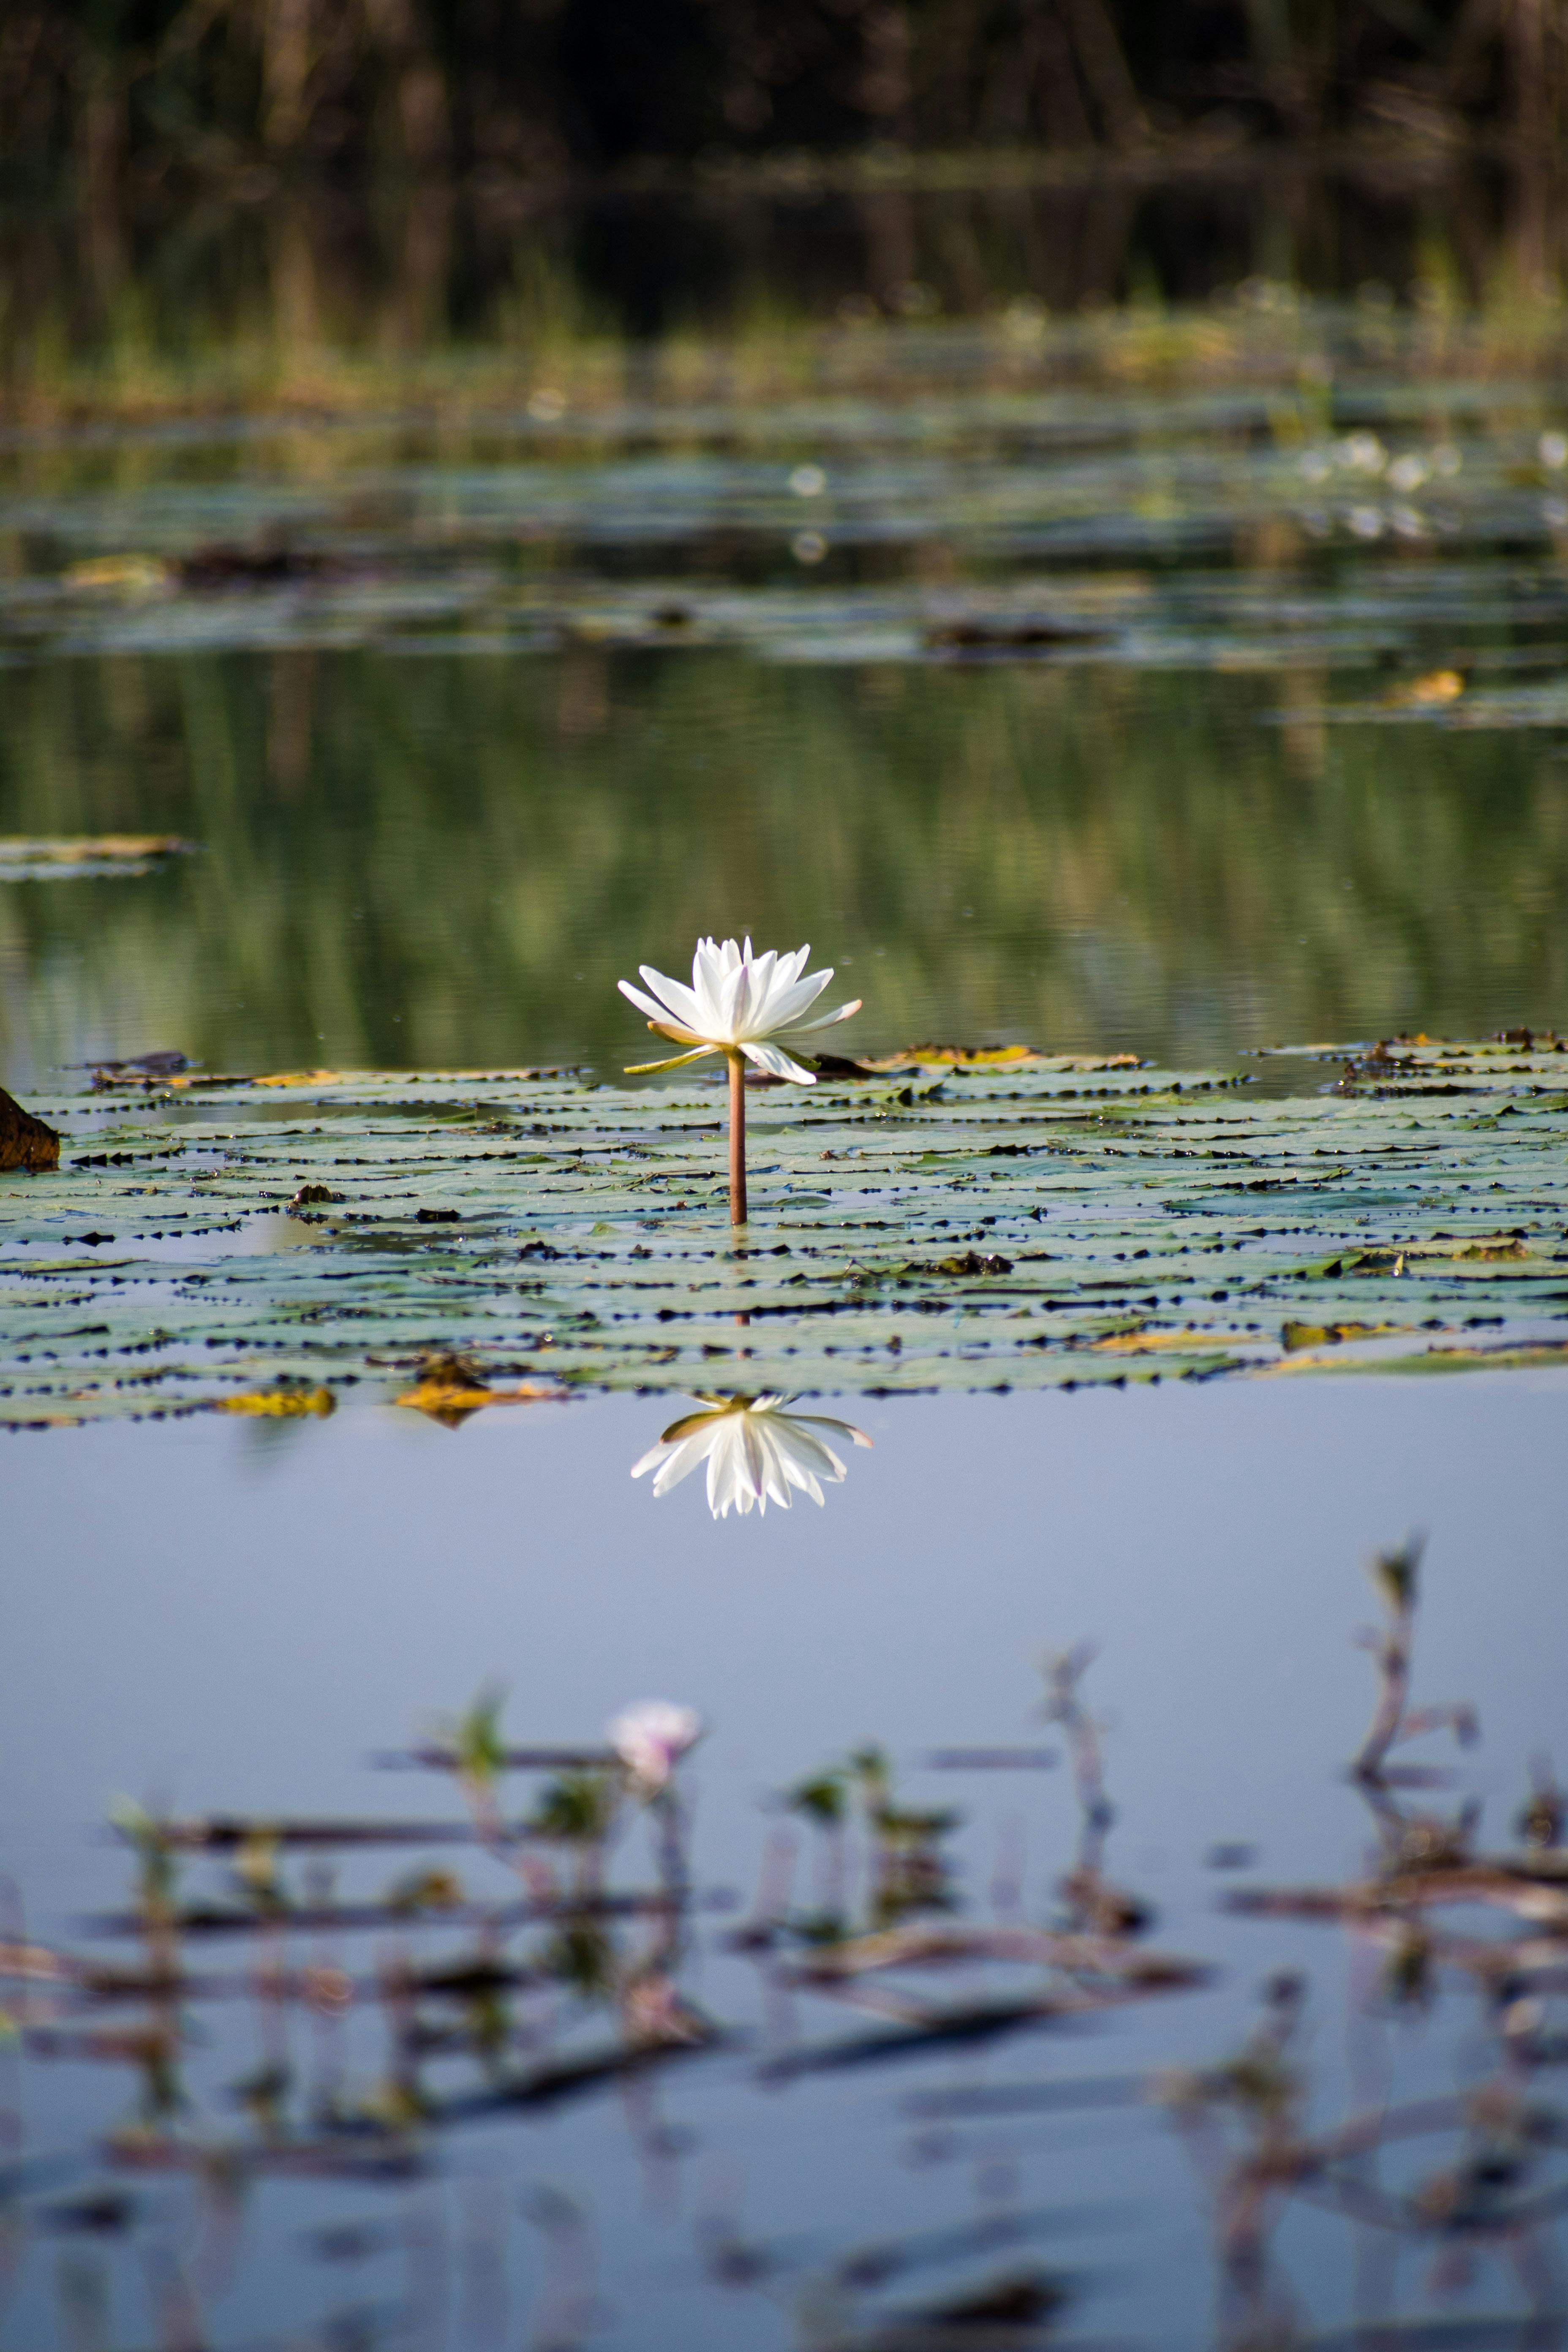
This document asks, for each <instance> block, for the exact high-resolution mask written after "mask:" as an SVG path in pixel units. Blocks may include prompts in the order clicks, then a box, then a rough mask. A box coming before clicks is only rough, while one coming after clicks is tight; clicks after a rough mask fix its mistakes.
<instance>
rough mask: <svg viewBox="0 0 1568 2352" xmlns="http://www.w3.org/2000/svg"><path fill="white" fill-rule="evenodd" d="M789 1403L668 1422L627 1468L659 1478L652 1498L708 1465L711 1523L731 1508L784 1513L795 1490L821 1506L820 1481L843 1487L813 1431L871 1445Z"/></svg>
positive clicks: (710, 1411) (736, 1403)
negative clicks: (771, 1509)
mask: <svg viewBox="0 0 1568 2352" xmlns="http://www.w3.org/2000/svg"><path fill="white" fill-rule="evenodd" d="M792 1402H793V1399H791V1398H789V1397H782V1396H759V1397H731V1398H727V1399H716V1400H714V1401H713V1402H710V1403H709V1404H707V1405H705V1406H704V1408H703V1410H702V1411H701V1412H692V1413H688V1414H687V1415H686V1416H685V1418H684V1419H683V1420H681V1421H676V1422H672V1423H670V1425H669V1427H668V1429H667V1430H666V1431H665V1433H664V1435H663V1436H662V1437H661V1438H660V1439H659V1441H658V1444H657V1445H652V1446H650V1447H649V1448H648V1450H647V1453H646V1454H644V1455H643V1457H642V1459H641V1461H640V1462H635V1463H634V1464H633V1465H632V1476H633V1477H634V1478H640V1477H641V1476H642V1475H643V1474H644V1472H645V1471H647V1470H655V1471H657V1473H658V1475H657V1476H656V1477H655V1479H654V1482H653V1491H654V1494H655V1495H656V1496H659V1495H668V1492H669V1490H670V1488H671V1487H672V1486H679V1484H680V1482H681V1480H682V1479H683V1478H686V1477H689V1475H691V1473H692V1471H693V1470H695V1469H696V1468H697V1467H698V1465H700V1463H703V1462H706V1463H707V1465H708V1507H709V1509H710V1511H711V1512H712V1514H713V1516H714V1517H715V1518H716V1519H722V1518H725V1517H728V1515H729V1510H730V1507H731V1504H733V1505H734V1507H735V1508H736V1510H737V1511H738V1512H739V1513H740V1515H741V1517H742V1518H744V1517H745V1516H746V1513H747V1512H748V1511H750V1510H751V1509H752V1507H755V1508H756V1510H757V1511H758V1512H760V1513H762V1514H763V1515H764V1516H765V1514H766V1512H767V1507H768V1505H769V1504H770V1503H776V1504H777V1505H778V1507H779V1508H780V1509H781V1510H783V1511H787V1510H788V1508H789V1507H790V1488H791V1487H792V1486H795V1487H798V1488H799V1490H800V1492H801V1493H802V1494H803V1495H809V1496H811V1499H812V1501H813V1502H814V1503H816V1504H817V1505H818V1506H820V1504H821V1502H822V1482H823V1480H824V1479H826V1481H827V1483H828V1484H829V1486H841V1485H842V1484H843V1481H844V1475H845V1471H844V1465H843V1463H842V1462H841V1461H840V1460H839V1458H838V1456H837V1454H835V1453H834V1451H833V1448H832V1447H831V1446H830V1445H828V1444H826V1442H825V1440H824V1439H822V1438H820V1437H819V1436H818V1435H817V1434H816V1433H817V1431H818V1430H819V1429H826V1430H831V1432H832V1433H833V1434H834V1435H835V1436H836V1437H839V1438H847V1439H848V1440H849V1442H850V1444H853V1445H865V1446H869V1444H870V1443H871V1441H870V1439H869V1438H868V1436H867V1434H866V1433H865V1431H864V1430H863V1429H857V1428H855V1427H854V1426H853V1424H852V1423H849V1422H847V1421H833V1420H830V1419H829V1418H828V1417H827V1416H826V1414H822V1413H796V1412H790V1411H789V1409H788V1408H789V1406H790V1404H791V1403H792Z"/></svg>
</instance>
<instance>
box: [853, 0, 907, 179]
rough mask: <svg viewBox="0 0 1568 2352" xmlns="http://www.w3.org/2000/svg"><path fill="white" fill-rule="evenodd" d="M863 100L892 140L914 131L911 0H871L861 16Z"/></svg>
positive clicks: (904, 139) (903, 142) (901, 140)
mask: <svg viewBox="0 0 1568 2352" xmlns="http://www.w3.org/2000/svg"><path fill="white" fill-rule="evenodd" d="M861 37H862V40H863V42H864V45H865V47H864V53H863V54H864V62H863V65H862V67H861V73H860V103H861V106H862V107H863V108H864V110H865V111H866V112H867V113H868V115H869V116H870V117H871V119H872V121H874V122H876V123H878V124H879V127H880V128H881V130H882V131H884V132H885V134H886V135H887V136H888V137H889V139H895V140H897V141H898V142H899V143H900V146H907V145H908V143H909V142H910V137H911V135H912V133H913V130H914V122H913V118H912V111H911V110H912V105H913V100H914V69H913V68H914V58H913V51H914V38H913V34H912V31H911V28H910V11H909V5H908V0H872V5H870V6H869V7H868V9H867V10H866V12H865V15H864V17H863V19H862V26H861Z"/></svg>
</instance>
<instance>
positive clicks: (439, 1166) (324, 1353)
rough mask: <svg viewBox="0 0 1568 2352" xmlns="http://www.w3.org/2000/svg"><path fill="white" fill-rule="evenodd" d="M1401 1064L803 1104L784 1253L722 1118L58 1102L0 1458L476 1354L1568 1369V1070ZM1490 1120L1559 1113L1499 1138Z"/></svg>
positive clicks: (254, 1086)
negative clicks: (246, 1399)
mask: <svg viewBox="0 0 1568 2352" xmlns="http://www.w3.org/2000/svg"><path fill="white" fill-rule="evenodd" d="M1323 1050H1325V1051H1328V1050H1332V1051H1333V1053H1334V1058H1335V1059H1336V1060H1338V1061H1340V1062H1342V1063H1346V1062H1348V1063H1351V1064H1352V1066H1353V1065H1354V1054H1355V1050H1356V1049H1352V1048H1339V1049H1323ZM1397 1060H1398V1072H1397V1083H1396V1084H1393V1085H1391V1084H1390V1083H1389V1082H1388V1081H1389V1071H1388V1067H1387V1057H1386V1056H1385V1057H1384V1061H1383V1062H1382V1063H1380V1064H1379V1065H1378V1066H1376V1067H1375V1069H1374V1068H1373V1065H1372V1064H1370V1063H1368V1064H1366V1065H1363V1066H1362V1067H1363V1068H1364V1069H1365V1070H1366V1071H1367V1072H1368V1073H1369V1075H1366V1076H1349V1077H1344V1078H1342V1079H1341V1080H1340V1081H1339V1083H1338V1084H1337V1085H1336V1086H1335V1087H1332V1088H1331V1089H1330V1090H1328V1091H1326V1092H1324V1093H1322V1094H1320V1095H1307V1096H1291V1097H1286V1098H1284V1099H1272V1100H1271V1099H1262V1098H1259V1097H1258V1096H1256V1095H1254V1094H1253V1093H1251V1092H1250V1090H1249V1089H1248V1087H1247V1084H1246V1082H1245V1081H1242V1080H1237V1079H1235V1078H1231V1077H1226V1076H1221V1075H1216V1074H1205V1073H1197V1074H1190V1073H1188V1074H1184V1075H1183V1076H1180V1077H1179V1078H1178V1077H1176V1076H1173V1075H1172V1074H1169V1073H1162V1072H1157V1071H1150V1070H1148V1069H1136V1068H1134V1069H1121V1070H1118V1069H1110V1070H1104V1071H1101V1072H1099V1073H1097V1074H1096V1079H1095V1084H1094V1087H1093V1095H1094V1108H1093V1109H1092V1111H1089V1110H1086V1109H1085V1108H1083V1096H1084V1091H1085V1089H1084V1088H1083V1087H1082V1085H1081V1083H1075V1081H1079V1080H1081V1077H1082V1073H1081V1072H1078V1071H1074V1070H1071V1069H1066V1068H1063V1067H1060V1066H1055V1067H1053V1066H1050V1065H1048V1064H1045V1063H1041V1062H1033V1063H1029V1064H1027V1065H1022V1064H1018V1063H1012V1064H1008V1065H999V1066H993V1067H989V1068H985V1067H979V1068H974V1069H972V1071H971V1073H970V1075H969V1076H967V1077H966V1079H965V1081H964V1085H963V1089H962V1095H961V1098H960V1099H959V1100H957V1101H952V1100H951V1099H947V1098H942V1099H940V1100H939V1099H936V1098H933V1097H929V1096H925V1097H920V1096H917V1098H916V1100H915V1101H914V1102H913V1103H912V1104H910V1105H904V1104H901V1103H900V1104H889V1103H887V1102H885V1101H883V1100H881V1099H880V1098H879V1097H877V1096H875V1095H873V1094H871V1093H870V1092H868V1089H867V1088H866V1087H865V1086H864V1084H863V1083H862V1084H859V1085H857V1084H856V1083H855V1082H854V1081H853V1080H842V1079H839V1080H836V1079H834V1078H832V1077H825V1078H824V1079H822V1080H821V1081H820V1082H819V1083H818V1085H817V1086H816V1087H814V1088H813V1089H811V1090H810V1091H809V1092H808V1091H806V1090H805V1089H804V1088H800V1089H796V1088H784V1087H779V1088H776V1089H768V1090H765V1091H762V1092H760V1093H759V1095H758V1097H757V1099H756V1101H755V1103H754V1105H753V1106H752V1110H751V1129H752V1131H751V1139H750V1141H751V1165H752V1223H751V1225H750V1227H749V1228H748V1229H747V1230H746V1232H745V1234H744V1235H743V1236H735V1235H732V1234H731V1230H730V1228H729V1226H728V1224H727V1223H726V1221H725V1181H724V1164H723V1153H724V1147H723V1139H722V1134H721V1124H720V1122H721V1113H722V1097H721V1093H720V1091H719V1089H718V1088H717V1087H714V1086H712V1085H710V1084H707V1083H703V1082H700V1081H693V1080H690V1079H688V1080H686V1081H685V1082H684V1083H682V1084H680V1085H677V1086H668V1087H644V1088H640V1089H634V1088H631V1087H624V1086H598V1085H595V1084H593V1083H592V1082H590V1081H587V1080H585V1079H584V1076H582V1075H581V1074H580V1073H574V1072H558V1073H553V1074H541V1073H538V1072H532V1071H525V1072H511V1073H508V1072H498V1071H486V1072H476V1071H437V1072H429V1073H420V1074H418V1075H409V1074H406V1073H374V1072H366V1073H363V1074H356V1073H337V1072H332V1071H311V1072H302V1073H286V1074H283V1076H280V1077H278V1078H266V1079H258V1080H254V1081H250V1080H244V1079H233V1080H210V1079H207V1080H204V1079H203V1078H202V1077H201V1076H199V1075H195V1074H181V1076H179V1078H178V1080H177V1081H175V1082H172V1083H171V1084H169V1085H167V1086H165V1087H163V1088H161V1089H157V1090H154V1091H152V1092H149V1091H148V1090H147V1089H146V1087H145V1086H144V1084H142V1083H138V1085H137V1086H136V1087H134V1088H133V1089H132V1088H131V1087H127V1088H126V1090H125V1092H124V1094H123V1097H121V1100H122V1104H123V1108H122V1113H121V1116H120V1117H119V1118H111V1119H110V1120H108V1121H106V1120H105V1119H104V1117H103V1104H104V1094H103V1092H102V1091H101V1090H100V1092H99V1093H97V1094H96V1095H94V1096H92V1097H84V1096H80V1095H75V1096H62V1097H58V1098H56V1099H53V1100H45V1101H38V1102H36V1103H35V1104H34V1105H33V1106H32V1107H33V1108H36V1109H37V1111H38V1112H39V1113H40V1114H41V1115H42V1116H43V1117H44V1118H47V1120H48V1122H49V1124H50V1125H51V1126H54V1127H57V1128H58V1129H60V1131H61V1133H62V1135H63V1136H64V1138H65V1142H64V1147H63V1150H62V1163H61V1166H60V1169H59V1170H58V1172H49V1173H47V1174H43V1175H38V1176H33V1177H27V1176H24V1175H17V1176H15V1177H11V1178H7V1179H5V1180H4V1190H3V1191H0V1202H3V1204H4V1217H3V1223H0V1423H4V1424H6V1425H10V1426H47V1425H51V1424H58V1423H75V1422H80V1421H86V1420H90V1419H97V1418H100V1417H102V1416H104V1415H107V1414H119V1415H145V1414H168V1413H171V1412H187V1411H191V1410H195V1409H199V1408H203V1407H207V1406H211V1405H212V1404H214V1403H216V1402H222V1401H223V1400H225V1399H226V1398H231V1397H233V1396H235V1395H236V1394H239V1393H247V1392H257V1391H265V1392H267V1393H268V1394H277V1393H283V1392H286V1391H288V1390H289V1388H290V1387H291V1386H295V1385H298V1386H299V1387H300V1388H301V1389H308V1390H309V1391H311V1392H315V1391H320V1390H321V1389H323V1388H325V1389H327V1390H335V1389H338V1388H341V1387H342V1386H344V1385H345V1384H347V1383H350V1382H354V1381H366V1380H373V1381H376V1382H378V1383H380V1384H382V1386H383V1387H384V1390H385V1391H386V1393H388V1394H396V1393H398V1392H399V1391H404V1390H406V1389H407V1388H409V1387H410V1386H411V1385H413V1384H414V1382H415V1381H416V1377H417V1374H418V1371H419V1368H420V1366H421V1365H422V1364H423V1363H424V1362H425V1361H426V1360H427V1359H428V1358H429V1357H431V1356H432V1355H435V1354H440V1353H448V1354H450V1353H454V1352H460V1353H461V1355H462V1356H463V1358H464V1360H465V1361H466V1362H468V1363H470V1364H471V1365H472V1366H473V1367H474V1368H475V1370H476V1371H477V1372H478V1373H479V1375H481V1376H482V1377H485V1378H492V1377H498V1376H500V1377H505V1378H507V1379H511V1378H514V1377H515V1376H518V1375H531V1376H533V1377H534V1378H535V1379H541V1380H543V1381H547V1382H548V1384H549V1386H550V1387H551V1388H552V1389H558V1388H561V1387H568V1388H570V1387H591V1388H631V1387H635V1388H638V1389H645V1388H646V1389H652V1390H668V1391H687V1390H689V1389H690V1388H691V1387H692V1386H693V1385H694V1384H696V1385H699V1386H700V1387H701V1388H702V1389H704V1390H709V1389H712V1388H715V1387H732V1388H734V1389H738V1390H740V1389H744V1390H750V1391H760V1390H764V1389H768V1390H789V1391H838V1392H843V1393H850V1394H853V1393H856V1392H860V1393H866V1392H873V1391H874V1392H884V1391H902V1390H912V1389H931V1388H943V1389H956V1390H978V1389H986V1388H1016V1387H1027V1388H1039V1387H1046V1386H1052V1385H1069V1384H1070V1385H1078V1384H1080V1383H1085V1382H1102V1381H1114V1382H1124V1381H1128V1380H1145V1379H1171V1378H1178V1377H1185V1378H1193V1379H1199V1378H1210V1377H1215V1376H1216V1375H1220V1374H1225V1375H1227V1376H1236V1375H1245V1374H1248V1373H1255V1372H1258V1371H1259V1370H1269V1369H1271V1368H1273V1367H1274V1366H1276V1365H1278V1364H1279V1363H1281V1362H1282V1361H1284V1360H1287V1358H1288V1359H1289V1363H1290V1366H1291V1369H1292V1370H1293V1371H1294V1370H1299V1369H1315V1368H1317V1367H1318V1366H1319V1364H1320V1362H1321V1361H1323V1362H1326V1363H1327V1364H1329V1365H1331V1367H1332V1368H1333V1369H1346V1368H1349V1367H1352V1366H1354V1365H1358V1364H1360V1365H1366V1366H1371V1367H1375V1368H1376V1369H1378V1370H1439V1369H1445V1370H1447V1369H1461V1368H1462V1369H1467V1370H1470V1369H1489V1368H1502V1367H1506V1366H1513V1365H1539V1364H1542V1363H1550V1362H1553V1361H1556V1360H1558V1354H1559V1351H1560V1350H1561V1349H1563V1348H1564V1347H1565V1346H1568V1246H1565V1245H1564V1236H1565V1228H1568V1152H1565V1150H1564V1146H1565V1144H1568V1055H1563V1054H1562V1053H1560V1052H1559V1051H1557V1050H1556V1047H1555V1044H1554V1041H1553V1042H1552V1043H1549V1044H1547V1045H1532V1046H1531V1048H1530V1049H1528V1050H1526V1049H1522V1048H1521V1047H1520V1046H1518V1045H1447V1044H1428V1043H1426V1042H1423V1043H1421V1044H1419V1045H1408V1046H1403V1045H1402V1046H1400V1047H1399V1048H1398V1049H1397ZM916 1066H918V1065H916ZM1478 1097H1479V1098H1482V1099H1488V1098H1489V1099H1491V1100H1493V1101H1495V1102H1496V1103H1497V1105H1498V1107H1499V1108H1501V1106H1502V1104H1503V1102H1504V1101H1506V1102H1508V1103H1510V1104H1512V1105H1514V1106H1515V1107H1517V1108H1518V1109H1519V1110H1520V1112H1521V1116H1519V1117H1518V1118H1508V1119H1506V1120H1500V1121H1499V1122H1498V1123H1496V1124H1495V1125H1490V1126H1489V1127H1487V1128H1486V1129H1479V1128H1478V1127H1477V1125H1476V1123H1475V1118H1474V1112H1475V1107H1476V1103H1477V1099H1478ZM1413 1100H1415V1101H1417V1102H1419V1103H1420V1105H1421V1118H1420V1120H1419V1124H1418V1125H1415V1126H1414V1127H1413V1126H1412V1123H1411V1119H1410V1116H1409V1107H1410V1104H1411V1102H1412V1101H1413ZM280 1114H281V1115H280ZM89 1141H90V1149H84V1148H83V1147H84V1144H87V1143H88V1142H89ZM1222 1170H1223V1181H1216V1178H1217V1177H1219V1176H1220V1171H1222ZM1482 1332H1484V1334H1485V1336H1484V1338H1480V1337H1479V1336H1475V1335H1479V1334H1480V1333H1482ZM1320 1333H1321V1334H1322V1335H1324V1338H1323V1340H1322V1341H1321V1342H1320V1341H1319V1340H1318V1338H1317V1335H1318V1334H1320ZM1302 1335H1310V1337H1304V1336H1302Z"/></svg>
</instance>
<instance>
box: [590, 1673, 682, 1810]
mask: <svg viewBox="0 0 1568 2352" xmlns="http://www.w3.org/2000/svg"><path fill="white" fill-rule="evenodd" d="M701 1737H702V1718H701V1717H700V1715H699V1714H698V1713H697V1710H696V1708H695V1707H690V1706H675V1705H673V1704H672V1702H671V1701H670V1700H668V1699H663V1698H645V1699H639V1700H638V1701H637V1705H636V1706H628V1707H626V1708H625V1709H624V1710H623V1712H622V1713H621V1714H619V1715H617V1716H616V1717H615V1719H614V1721H613V1722H611V1723H608V1724H606V1726H605V1738H607V1739H608V1740H609V1743H610V1745H611V1747H612V1748H614V1749H615V1751H616V1755H617V1756H618V1757H619V1758H620V1759H621V1762H622V1763H623V1764H624V1765H625V1766H626V1770H627V1772H628V1773H629V1774H630V1776H631V1780H632V1783H633V1786H634V1787H635V1788H636V1789H637V1792H638V1794H639V1795H640V1796H645V1797H657V1796H658V1795H659V1794H660V1793H661V1792H662V1791H663V1790H665V1789H667V1788H668V1785H669V1781H670V1778H671V1775H672V1774H673V1773H674V1770H675V1768H676V1766H677V1765H678V1764H679V1761H680V1759H681V1758H682V1757H683V1756H684V1755H685V1753H686V1751H687V1749H688V1748H694V1747H695V1746H696V1745H697V1742H698V1741H699V1740H700V1738H701Z"/></svg>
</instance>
